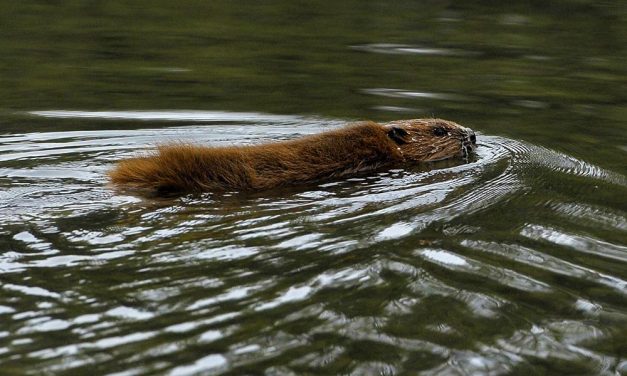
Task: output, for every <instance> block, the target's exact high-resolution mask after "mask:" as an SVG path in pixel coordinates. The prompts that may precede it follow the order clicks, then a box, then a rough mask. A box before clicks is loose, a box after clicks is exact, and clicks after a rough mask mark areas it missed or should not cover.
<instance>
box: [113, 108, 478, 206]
mask: <svg viewBox="0 0 627 376" xmlns="http://www.w3.org/2000/svg"><path fill="white" fill-rule="evenodd" d="M434 124H437V126H438V127H442V126H444V127H446V128H447V132H463V130H465V129H466V128H463V127H461V126H459V125H457V124H455V123H452V122H447V121H444V120H439V119H426V120H420V119H417V120H406V121H401V122H393V123H388V124H377V123H374V122H364V123H358V124H354V125H351V126H348V127H346V128H343V129H339V130H334V131H329V132H324V133H321V134H318V135H312V136H307V137H303V138H300V139H296V140H292V141H283V142H276V143H270V144H263V145H254V146H234V147H206V146H197V145H190V144H183V143H174V144H168V145H161V146H158V147H157V149H156V152H154V153H152V154H150V155H147V156H143V157H136V158H131V159H126V160H123V161H121V162H119V163H118V164H117V165H116V166H115V167H114V168H113V169H112V170H111V171H109V178H110V179H111V182H112V183H114V184H116V185H118V186H122V187H128V188H134V189H140V190H144V191H149V192H152V193H156V194H160V193H161V194H165V193H182V192H203V191H224V190H262V189H268V188H272V187H277V186H283V185H290V184H296V183H305V182H313V181H321V180H326V179H329V178H333V177H338V176H345V175H348V174H352V173H355V172H359V171H366V170H371V169H375V168H378V167H381V166H386V165H392V164H395V163H400V162H403V161H426V160H434V159H444V158H450V157H453V156H455V155H461V150H462V149H463V147H462V143H463V139H462V138H460V137H458V136H456V135H453V134H449V135H447V136H446V137H436V136H434V135H433V129H432V128H433V127H434V126H436V125H434ZM399 129H400V130H399ZM392 130H395V133H394V134H393V135H392V133H391V131H392ZM399 132H400V134H399ZM440 133H441V132H440ZM460 134H461V133H460ZM460 140H461V141H462V142H460ZM420 145H422V146H420Z"/></svg>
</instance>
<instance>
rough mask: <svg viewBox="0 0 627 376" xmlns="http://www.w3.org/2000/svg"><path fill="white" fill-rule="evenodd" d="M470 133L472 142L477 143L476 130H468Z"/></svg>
mask: <svg viewBox="0 0 627 376" xmlns="http://www.w3.org/2000/svg"><path fill="white" fill-rule="evenodd" d="M468 134H469V135H470V142H472V143H473V144H475V145H476V144H477V136H475V132H473V131H471V130H470V129H469V130H468Z"/></svg>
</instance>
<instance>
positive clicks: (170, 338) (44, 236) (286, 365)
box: [0, 93, 627, 375]
mask: <svg viewBox="0 0 627 376" xmlns="http://www.w3.org/2000/svg"><path fill="white" fill-rule="evenodd" d="M387 94H389V93H387ZM33 115H35V116H49V117H74V118H82V119H90V118H92V119H93V118H102V119H105V118H106V119H135V120H167V121H181V122H183V121H187V122H189V121H193V122H196V121H199V122H209V123H211V124H204V125H186V126H181V127H170V126H164V127H162V128H155V129H139V130H124V131H107V130H103V131H81V132H46V133H32V134H30V133H25V134H14V135H5V136H0V187H1V189H0V234H1V237H0V244H1V245H2V250H1V251H0V272H2V285H1V286H0V292H1V294H0V316H1V317H2V322H3V323H2V325H1V326H0V364H2V366H3V369H5V368H6V367H11V369H20V368H21V367H23V366H24V365H26V364H29V365H31V366H32V365H33V364H35V365H37V369H38V370H39V371H41V372H43V373H63V372H65V373H86V372H88V371H89V370H93V369H98V367H105V366H106V367H112V368H111V369H116V370H119V372H122V374H124V372H126V373H130V374H150V373H159V374H172V375H181V374H196V373H216V374H217V373H229V374H248V373H255V372H256V370H258V369H261V368H259V367H263V368H264V369H266V370H271V371H273V372H276V373H296V374H299V373H321V374H337V373H350V372H352V373H355V374H366V373H372V372H375V373H386V374H387V373H408V372H422V373H423V374H434V375H435V374H449V373H450V374H457V373H464V372H466V373H477V374H480V373H481V374H486V373H493V374H506V373H512V372H514V373H515V372H525V371H526V370H528V368H526V367H528V366H529V364H530V362H535V360H537V361H538V362H548V363H549V364H556V362H559V364H564V365H565V366H568V367H574V368H573V369H575V368H576V369H579V368H577V367H580V366H582V365H585V369H586V370H588V371H590V373H611V372H613V371H612V370H613V369H615V368H616V367H619V363H620V362H621V361H623V360H622V358H621V357H620V356H621V355H620V354H618V351H619V350H616V349H613V348H611V346H610V347H608V346H606V344H608V343H618V345H616V346H620V343H624V340H623V339H622V338H624V335H623V334H624V330H623V329H622V328H624V327H625V324H626V323H627V316H626V315H624V304H625V298H626V297H625V291H627V275H625V273H624V270H625V264H626V263H627V248H626V247H625V245H624V240H625V232H626V230H627V227H625V223H627V221H626V220H625V212H624V211H623V209H621V207H617V206H614V207H612V206H610V205H603V203H601V202H599V201H598V200H592V199H590V196H589V195H587V193H586V194H580V193H581V192H588V191H587V190H588V189H589V190H592V189H596V188H594V187H599V186H600V187H604V188H605V189H610V188H611V189H612V190H613V191H614V192H619V193H622V194H625V193H627V192H625V187H626V186H627V184H625V182H626V180H625V177H623V176H621V175H619V174H617V173H614V172H611V171H606V170H604V169H602V168H600V167H598V166H594V165H592V164H590V163H587V162H585V161H581V160H578V159H576V158H573V157H570V156H567V155H564V154H562V153H559V152H556V151H553V150H549V149H546V148H543V147H540V146H536V145H531V144H527V143H524V142H520V141H515V140H511V139H507V138H503V137H496V136H489V135H484V134H478V138H479V141H480V144H481V145H480V147H479V149H478V151H477V154H476V156H474V157H473V158H472V159H470V160H468V161H449V162H439V163H433V164H429V165H420V166H403V167H402V168H396V169H390V170H382V171H376V172H374V173H371V174H366V175H362V176H357V177H354V178H351V179H344V180H339V181H331V182H324V183H321V184H312V185H307V186H302V187H294V188H286V189H281V190H276V191H269V192H263V193H254V194H238V193H226V194H211V193H207V194H204V195H198V196H186V197H181V198H176V199H145V198H140V197H134V196H132V195H131V194H129V193H120V192H116V191H114V190H112V189H111V188H110V187H108V186H107V183H106V178H105V176H104V173H105V172H106V171H107V170H108V169H109V168H110V167H111V166H112V163H113V162H114V161H115V160H117V159H119V158H123V157H125V156H130V155H135V154H136V153H138V151H139V150H145V149H147V148H149V147H151V146H152V145H154V144H155V143H159V142H165V141H168V140H173V139H181V140H194V141H195V142H199V143H206V144H213V145H228V144H232V143H234V142H238V143H240V142H241V143H255V142H263V141H267V140H280V139H285V138H290V137H295V136H298V135H303V134H310V133H316V132H319V131H321V130H324V129H329V128H332V127H335V126H337V125H338V124H339V122H330V123H325V122H323V121H320V120H318V119H307V118H301V117H289V116H287V117H284V116H281V117H273V116H265V115H260V114H229V113H204V112H189V113H187V112H165V113H161V112H138V111H130V112H81V111H78V112H71V111H50V112H37V113H33ZM86 121H87V120H86ZM555 176H557V177H558V178H557V179H556V178H555ZM551 179H553V180H551ZM549 180H550V182H553V184H550V183H549ZM558 181H559V182H561V181H568V182H569V183H570V182H575V183H576V184H573V186H572V187H571V186H570V185H567V184H564V185H560V184H558V183H557V182H558ZM621 341H623V342H621ZM534 359H535V360H534ZM534 364H535V363H534ZM532 370H533V369H532ZM268 372H270V371H268ZM530 372H531V371H530Z"/></svg>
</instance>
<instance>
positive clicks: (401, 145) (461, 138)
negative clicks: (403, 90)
mask: <svg viewBox="0 0 627 376" xmlns="http://www.w3.org/2000/svg"><path fill="white" fill-rule="evenodd" d="M383 126H384V127H385V129H386V130H387V134H388V137H390V138H391V139H392V141H394V142H395V143H396V144H397V145H398V150H399V151H400V152H401V154H402V155H403V158H404V159H405V160H407V161H416V162H426V161H438V160H442V159H448V158H453V157H467V156H468V154H470V152H471V151H473V150H474V149H475V147H476V146H477V137H476V136H475V132H473V131H472V130H471V129H470V128H465V127H462V126H461V125H459V124H457V123H454V122H452V121H447V120H442V119H412V120H398V121H393V122H389V123H385V124H383Z"/></svg>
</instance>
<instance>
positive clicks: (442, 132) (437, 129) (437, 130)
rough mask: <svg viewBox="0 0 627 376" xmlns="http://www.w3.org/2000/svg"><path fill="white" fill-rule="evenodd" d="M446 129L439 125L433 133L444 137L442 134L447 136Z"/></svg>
mask: <svg viewBox="0 0 627 376" xmlns="http://www.w3.org/2000/svg"><path fill="white" fill-rule="evenodd" d="M446 133H447V132H446V129H444V128H442V127H437V128H435V129H434V130H433V134H434V135H436V136H438V137H442V136H446Z"/></svg>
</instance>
